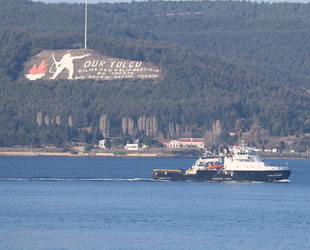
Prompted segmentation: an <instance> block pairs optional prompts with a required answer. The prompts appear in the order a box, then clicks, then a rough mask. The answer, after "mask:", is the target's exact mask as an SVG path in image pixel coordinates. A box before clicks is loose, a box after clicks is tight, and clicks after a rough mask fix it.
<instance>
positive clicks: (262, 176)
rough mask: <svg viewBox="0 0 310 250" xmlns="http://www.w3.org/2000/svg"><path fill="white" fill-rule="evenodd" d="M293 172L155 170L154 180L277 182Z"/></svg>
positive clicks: (285, 178)
mask: <svg viewBox="0 0 310 250" xmlns="http://www.w3.org/2000/svg"><path fill="white" fill-rule="evenodd" d="M290 174H291V170H278V171H217V170H198V171H197V173H196V174H194V175H188V174H185V173H184V172H183V171H181V170H174V171H173V170H172V171H171V170H170V171H164V170H160V169H154V170H153V176H152V177H153V179H154V180H170V181H212V182H216V181H238V182H275V181H280V180H287V179H288V178H289V176H290Z"/></svg>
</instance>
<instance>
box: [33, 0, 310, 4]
mask: <svg viewBox="0 0 310 250" xmlns="http://www.w3.org/2000/svg"><path fill="white" fill-rule="evenodd" d="M32 1H33V2H45V3H64V2H66V3H84V2H85V0H32ZM87 1H88V3H99V2H105V3H116V2H131V1H132V0H87ZM135 1H136V2H141V1H143V0H135ZM250 1H252V2H255V0H250ZM262 1H264V2H274V3H275V2H291V3H296V2H299V3H309V2H310V0H256V2H262Z"/></svg>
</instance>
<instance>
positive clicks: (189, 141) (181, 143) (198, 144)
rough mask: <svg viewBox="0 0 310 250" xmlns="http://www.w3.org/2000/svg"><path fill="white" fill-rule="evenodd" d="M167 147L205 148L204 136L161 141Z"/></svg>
mask: <svg viewBox="0 0 310 250" xmlns="http://www.w3.org/2000/svg"><path fill="white" fill-rule="evenodd" d="M161 143H162V144H164V145H165V146H166V147H167V148H204V146H205V144H204V139H203V138H180V139H174V140H164V141H161Z"/></svg>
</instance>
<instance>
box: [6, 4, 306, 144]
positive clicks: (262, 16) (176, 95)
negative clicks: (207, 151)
mask: <svg viewBox="0 0 310 250" xmlns="http://www.w3.org/2000/svg"><path fill="white" fill-rule="evenodd" d="M83 8H84V6H83V5H82V4H44V3H32V2H29V1H26V0H12V1H4V0H0V58H1V60H0V95H1V96H0V146H13V145H33V146H38V145H44V144H54V145H64V144H65V143H67V142H74V141H82V142H86V143H95V142H97V140H99V139H101V138H102V137H103V136H106V137H108V136H121V135H128V133H129V131H128V130H124V129H123V128H124V121H125V120H126V121H128V119H129V120H130V121H131V123H133V124H134V125H132V124H130V127H132V126H134V128H132V132H131V134H132V136H133V137H144V136H150V135H151V136H156V135H159V134H160V135H162V136H166V137H174V136H178V135H188V136H203V134H204V132H206V131H208V130H212V125H213V124H214V122H215V121H219V122H220V126H221V133H227V132H230V131H239V130H243V131H246V130H249V129H250V128H251V127H252V126H253V125H259V126H261V127H263V128H264V129H265V130H267V131H268V132H269V133H270V135H291V134H300V133H306V132H310V109H309V105H310V95H309V87H310V84H309V83H310V74H309V72H308V69H309V68H310V67H309V66H310V61H309V60H310V59H309V58H310V57H309V53H310V48H309V46H310V45H309V42H308V41H310V39H309V38H310V37H309V36H310V29H309V25H310V16H309V13H310V5H309V4H308V5H306V4H287V3H285V4H266V3H262V4H257V3H249V2H208V1H202V2H165V1H159V2H153V1H149V2H142V3H137V2H132V3H117V4H107V3H105V4H96V5H90V6H89V48H91V49H95V50H98V51H100V52H101V53H103V54H106V55H109V56H114V57H120V58H126V59H132V60H143V61H150V62H153V63H155V64H157V65H158V66H160V67H161V68H162V69H163V71H164V72H163V73H164V77H163V80H162V81H160V82H159V83H153V82H152V81H142V80H126V81H125V80H122V81H112V82H94V81H90V80H89V81H78V82H74V81H54V82H49V81H35V82H29V81H27V80H26V79H24V78H23V76H24V74H25V72H24V70H23V65H24V63H26V61H27V60H28V59H29V58H30V57H31V56H32V55H35V54H37V53H38V52H40V51H42V50H44V49H71V48H80V47H82V46H83V45H82V44H83V21H84V16H83V11H84V9H83ZM102 117H105V124H104V126H105V130H104V131H103V129H102V126H103V124H102ZM142 117H146V118H149V119H150V121H151V120H152V121H153V117H154V119H156V133H155V132H154V130H152V129H148V130H147V128H146V127H147V126H149V127H150V126H151V125H150V122H149V123H148V125H145V129H143V126H142V129H141V128H139V124H138V121H139V119H140V121H141V119H142ZM152 124H153V123H152ZM128 125H129V124H127V125H126V126H128ZM152 126H153V125H152ZM154 126H155V125H154ZM107 127H109V129H108V134H107ZM133 131H135V132H133ZM150 131H153V132H150Z"/></svg>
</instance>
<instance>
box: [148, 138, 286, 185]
mask: <svg viewBox="0 0 310 250" xmlns="http://www.w3.org/2000/svg"><path fill="white" fill-rule="evenodd" d="M290 174H291V170H290V169H289V168H288V167H284V166H270V165H267V164H265V162H264V160H263V159H262V158H261V157H260V156H258V155H256V154H255V151H254V150H252V149H250V148H249V147H247V146H246V145H245V144H244V143H241V144H240V145H235V146H233V147H230V148H227V149H226V152H225V157H224V159H223V157H220V156H206V157H201V158H199V159H198V160H196V162H195V164H194V165H193V166H192V168H190V169H188V170H187V171H183V170H182V169H180V170H169V169H154V170H153V175H152V177H153V179H155V180H170V181H240V182H273V181H282V180H287V179H288V177H289V176H290Z"/></svg>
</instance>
